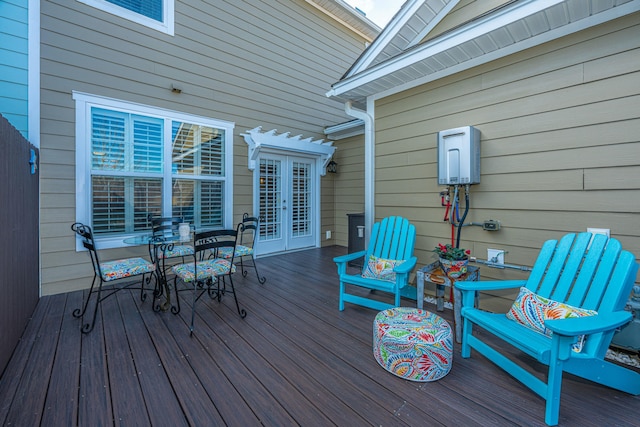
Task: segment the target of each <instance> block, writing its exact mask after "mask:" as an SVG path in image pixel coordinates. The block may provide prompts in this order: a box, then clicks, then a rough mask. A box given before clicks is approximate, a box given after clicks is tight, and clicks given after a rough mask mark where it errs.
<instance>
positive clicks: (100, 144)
mask: <svg viewBox="0 0 640 427" xmlns="http://www.w3.org/2000/svg"><path fill="white" fill-rule="evenodd" d="M126 119H127V114H123V113H119V112H116V111H108V110H102V109H98V108H94V109H93V110H92V114H91V121H92V128H91V167H92V168H93V169H94V170H119V171H121V170H124V168H125V164H124V158H125V155H124V152H125V126H126Z"/></svg>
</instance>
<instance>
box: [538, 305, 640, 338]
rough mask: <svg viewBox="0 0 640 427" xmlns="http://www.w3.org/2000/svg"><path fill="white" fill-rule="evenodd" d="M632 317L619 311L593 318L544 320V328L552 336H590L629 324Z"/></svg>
mask: <svg viewBox="0 0 640 427" xmlns="http://www.w3.org/2000/svg"><path fill="white" fill-rule="evenodd" d="M632 317H633V316H632V315H631V313H630V312H628V311H624V310H621V311H614V312H613V313H602V314H597V315H595V316H586V317H576V318H571V319H555V320H545V322H544V326H545V327H547V328H548V329H550V330H551V331H552V332H553V333H554V334H560V335H566V336H580V335H590V334H595V333H598V332H605V331H610V330H611V329H615V328H617V327H619V326H622V325H624V324H625V323H627V322H629V321H630V320H631V318H632Z"/></svg>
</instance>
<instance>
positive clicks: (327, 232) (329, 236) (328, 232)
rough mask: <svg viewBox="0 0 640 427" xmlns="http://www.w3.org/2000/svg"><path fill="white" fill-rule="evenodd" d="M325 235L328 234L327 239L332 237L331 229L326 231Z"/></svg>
mask: <svg viewBox="0 0 640 427" xmlns="http://www.w3.org/2000/svg"><path fill="white" fill-rule="evenodd" d="M325 236H326V239H327V240H329V239H331V230H327V231H326V232H325Z"/></svg>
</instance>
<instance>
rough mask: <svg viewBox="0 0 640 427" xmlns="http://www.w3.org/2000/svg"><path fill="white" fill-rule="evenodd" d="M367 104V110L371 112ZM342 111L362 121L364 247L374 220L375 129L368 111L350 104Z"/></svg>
mask: <svg viewBox="0 0 640 427" xmlns="http://www.w3.org/2000/svg"><path fill="white" fill-rule="evenodd" d="M371 107H372V106H370V105H369V104H368V102H367V110H368V111H369V110H371ZM344 111H345V112H346V113H347V114H348V115H350V116H351V117H355V118H356V119H360V120H362V121H364V225H365V228H364V246H365V248H366V247H367V246H368V245H369V240H370V238H371V228H373V222H374V219H375V204H374V197H375V147H374V143H375V129H374V127H373V117H372V116H371V114H369V113H368V111H362V110H358V109H355V108H353V106H352V102H351V101H347V102H346V103H345V104H344Z"/></svg>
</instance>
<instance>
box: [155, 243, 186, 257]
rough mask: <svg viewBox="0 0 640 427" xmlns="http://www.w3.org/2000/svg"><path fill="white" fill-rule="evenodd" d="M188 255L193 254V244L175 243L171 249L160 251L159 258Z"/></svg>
mask: <svg viewBox="0 0 640 427" xmlns="http://www.w3.org/2000/svg"><path fill="white" fill-rule="evenodd" d="M188 255H193V246H191V245H175V246H173V248H171V249H166V250H164V251H161V250H159V251H158V258H160V259H163V258H165V259H166V258H177V257H184V256H188Z"/></svg>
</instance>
